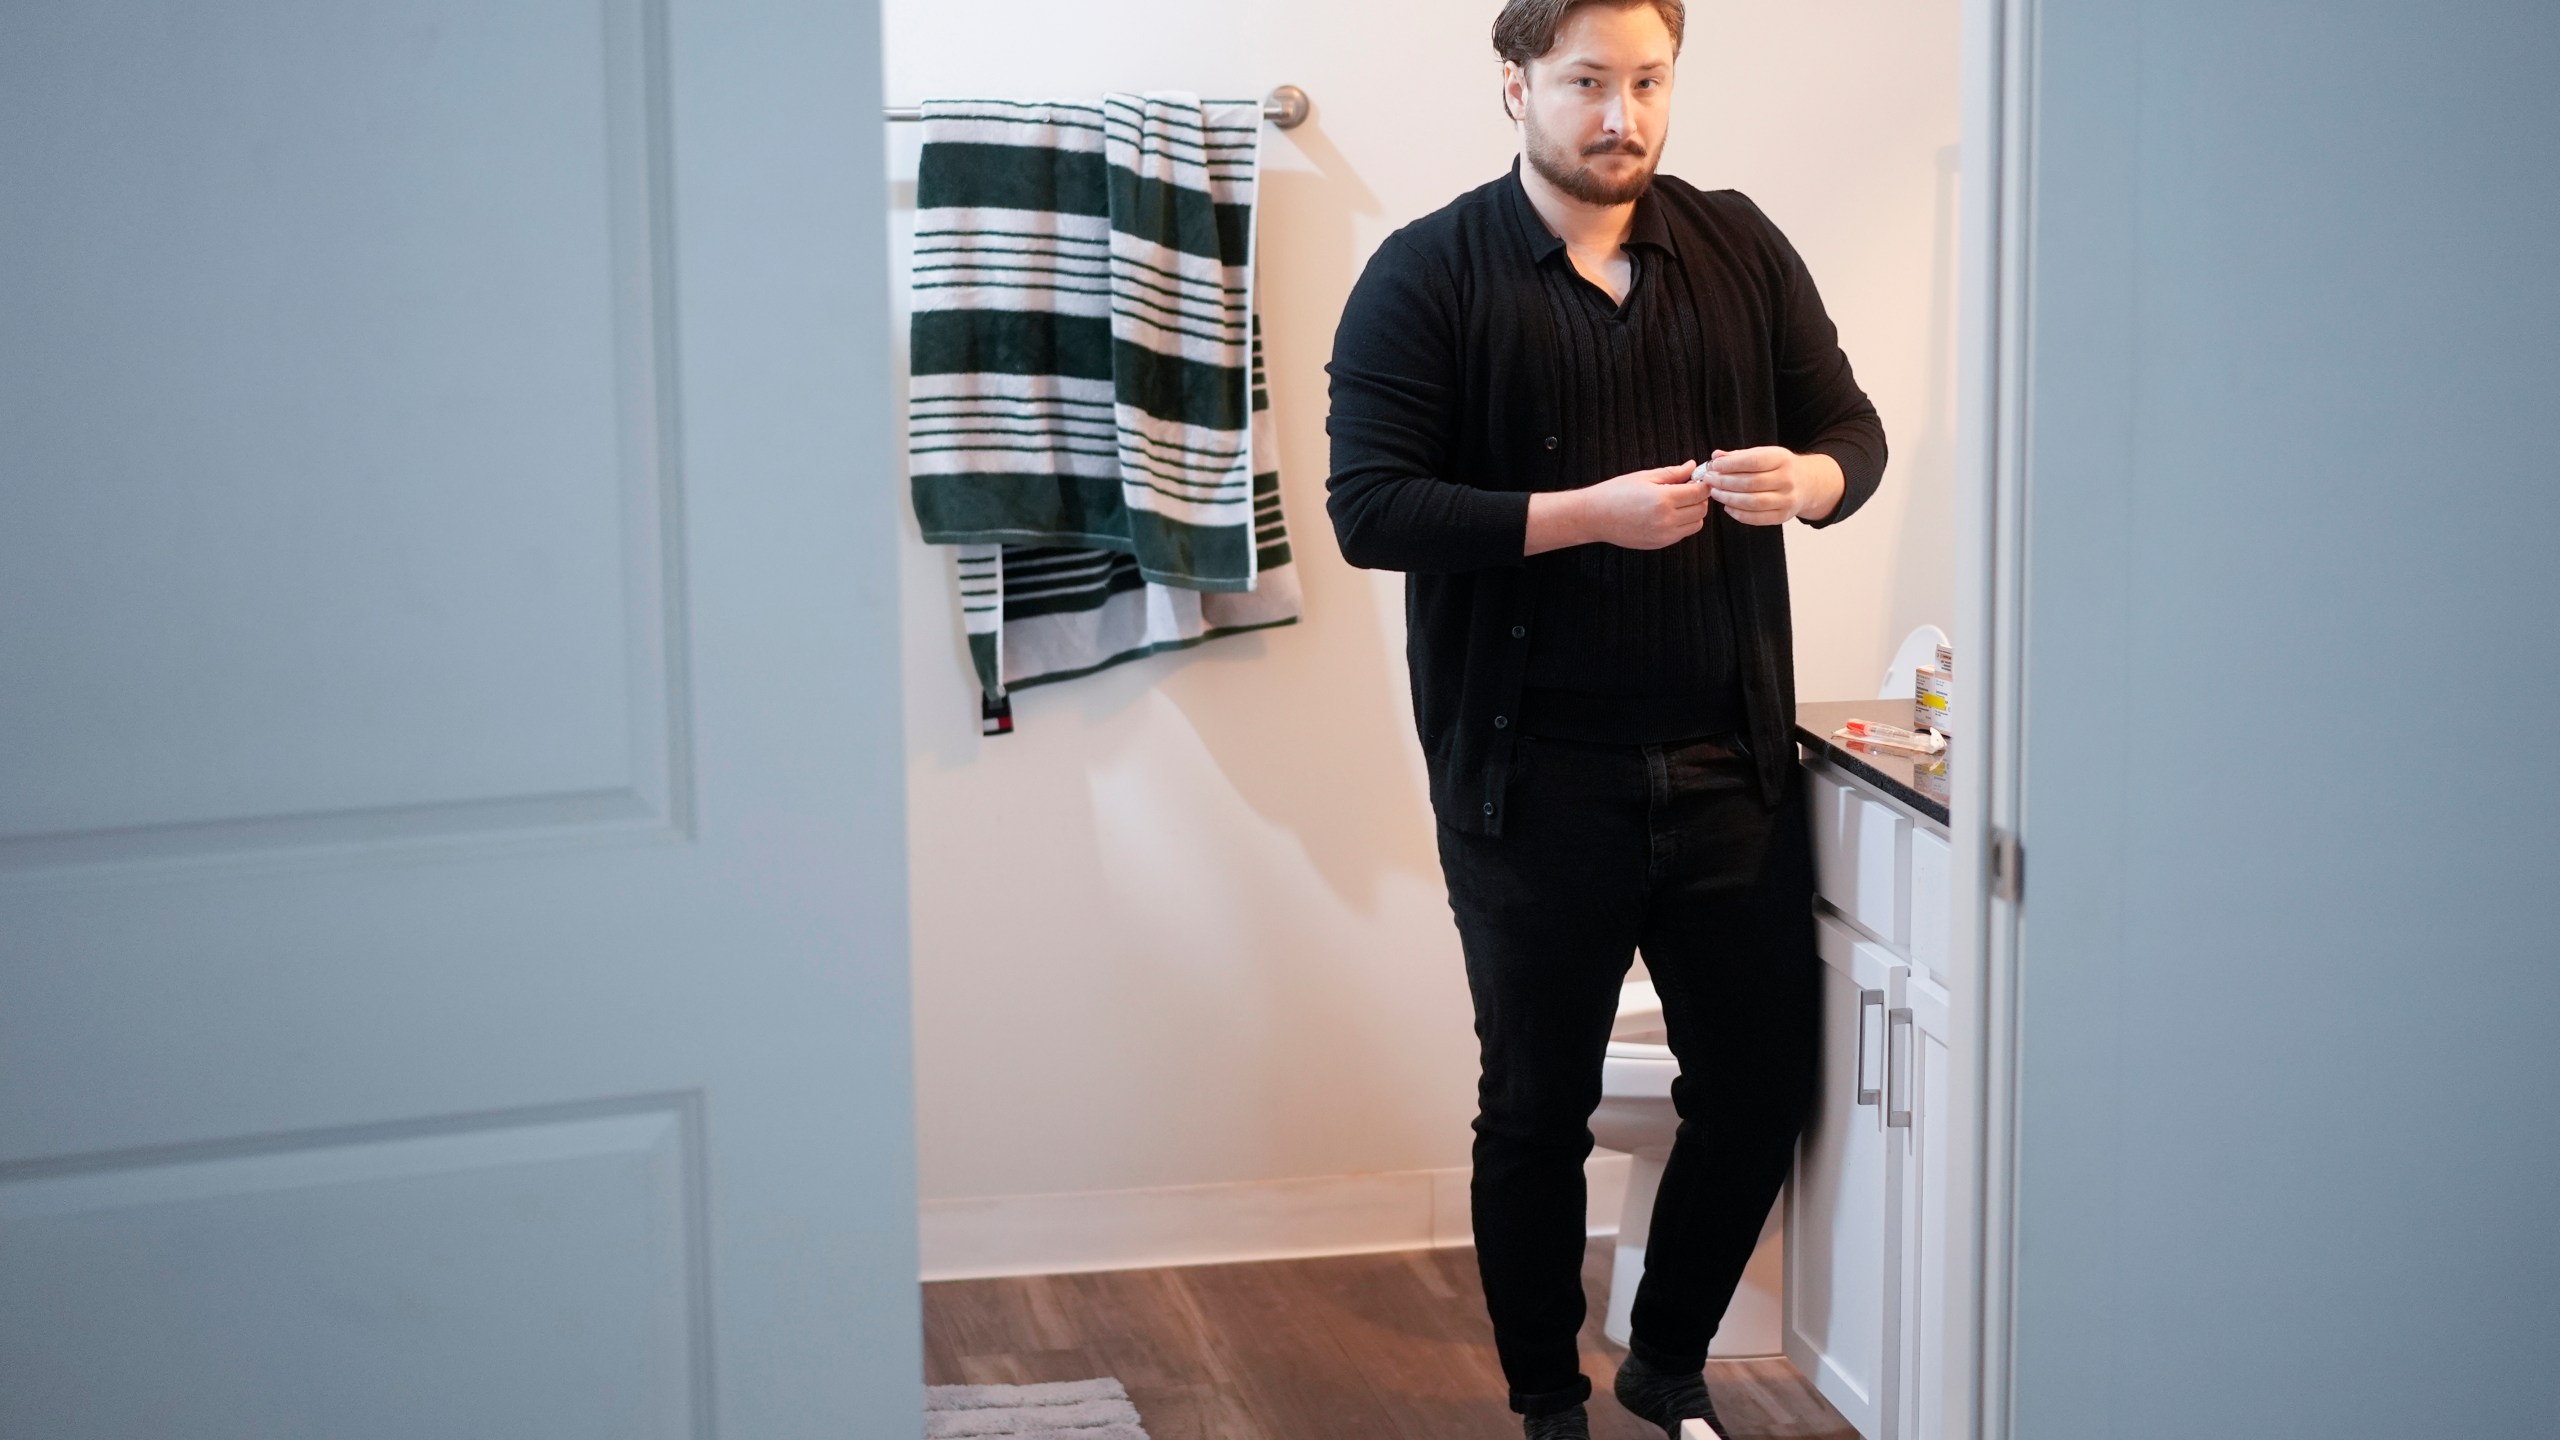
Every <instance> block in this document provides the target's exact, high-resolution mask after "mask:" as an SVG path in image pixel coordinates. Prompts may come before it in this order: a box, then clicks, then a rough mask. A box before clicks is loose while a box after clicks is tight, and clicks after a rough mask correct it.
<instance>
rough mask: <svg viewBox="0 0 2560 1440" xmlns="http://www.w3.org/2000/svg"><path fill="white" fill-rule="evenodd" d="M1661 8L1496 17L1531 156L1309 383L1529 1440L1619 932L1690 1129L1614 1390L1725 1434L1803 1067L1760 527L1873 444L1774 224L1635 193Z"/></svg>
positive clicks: (1811, 294)
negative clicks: (1398, 702) (1397, 595)
mask: <svg viewBox="0 0 2560 1440" xmlns="http://www.w3.org/2000/svg"><path fill="white" fill-rule="evenodd" d="M1684 20H1685V16H1684V12H1683V9H1682V5H1681V0H1510V3H1509V4H1507V5H1506V6H1505V7H1504V9H1503V11H1502V13H1501V16H1500V17H1499V18H1498V19H1497V20H1495V22H1494V30H1493V36H1494V48H1495V50H1496V51H1497V52H1498V53H1499V54H1500V55H1501V57H1502V60H1503V78H1504V100H1505V106H1506V109H1507V111H1508V113H1510V115H1511V116H1512V118H1513V119H1514V120H1515V122H1516V123H1517V124H1518V126H1519V132H1520V142H1521V160H1520V161H1519V162H1516V163H1515V164H1514V165H1513V167H1512V170H1511V173H1510V174H1509V175H1507V176H1505V177H1503V178H1502V179H1499V180H1496V181H1494V182H1493V183H1492V184H1490V185H1486V186H1484V187H1482V188H1481V189H1478V190H1475V191H1472V192H1470V193H1468V194H1466V195H1463V196H1460V197H1459V198H1458V199H1457V200H1456V201H1454V202H1452V203H1451V204H1450V205H1449V206H1447V207H1446V208H1445V209H1442V210H1440V211H1438V212H1436V213H1434V214H1432V215H1429V216H1426V217H1424V218H1423V219H1421V220H1419V221H1416V222H1415V223H1413V224H1412V225H1410V226H1407V227H1406V228H1405V229H1403V230H1400V231H1398V232H1397V233H1396V234H1395V235H1393V236H1391V237H1389V238H1388V240H1387V242H1386V244H1385V245H1384V246H1382V247H1381V248H1380V249H1379V251H1378V254H1377V255H1376V257H1375V258H1373V259H1372V260H1371V261H1370V263H1369V267H1368V269H1367V271H1366V273H1365V274H1363V275H1362V276H1361V279H1360V283H1359V285H1358V286H1357V287H1355V289H1354V290H1353V293H1352V296H1351V300H1350V303H1349V305H1348V306H1347V308H1346V309H1345V311H1344V313H1343V317H1342V324H1341V328H1340V330H1339V332H1338V333H1337V334H1336V336H1335V340H1334V356H1333V363H1332V365H1331V366H1330V367H1328V368H1329V369H1330V372H1331V374H1332V376H1333V413H1332V416H1331V419H1330V420H1329V422H1328V429H1329V431H1330V433H1331V434H1332V436H1333V462H1334V463H1333V475H1332V478H1331V480H1330V482H1329V486H1328V488H1329V492H1330V493H1329V498H1328V503H1327V508H1328V511H1329V513H1330V514H1331V516H1332V518H1333V522H1334V528H1335V532H1336V534H1337V535H1338V537H1339V538H1340V540H1341V544H1342V553H1343V555H1344V556H1345V557H1346V558H1348V559H1349V560H1350V561H1351V563H1353V564H1354V565H1360V566H1367V567H1373V568H1380V569H1391V570H1402V571H1405V572H1407V578H1406V581H1405V595H1406V620H1407V628H1408V634H1409V641H1408V659H1409V663H1410V665H1411V669H1412V676H1413V698H1414V711H1415V719H1416V721H1417V724H1418V729H1419V730H1420V732H1421V738H1422V746H1423V750H1424V751H1425V754H1426V757H1427V761H1428V768H1429V771H1430V780H1431V799H1432V807H1433V810H1434V811H1435V812H1436V814H1437V816H1438V820H1439V840H1440V858H1441V868H1442V872H1443V874H1444V875H1445V877H1446V879H1447V881H1448V886H1449V904H1450V909H1451V910H1452V912H1453V913H1454V914H1455V916H1456V919H1457V924H1458V932H1459V936H1460V938H1461V940H1462V942H1463V945H1464V949H1465V954H1466V966H1467V983H1468V987H1469V990H1470V991H1471V992H1472V994H1473V996H1474V1001H1475V1011H1476V1033H1477V1037H1478V1039H1479V1042H1480V1045H1481V1058H1482V1065H1483V1072H1482V1079H1481V1081H1480V1083H1479V1086H1478V1106H1479V1109H1478V1115H1477V1118H1476V1121H1475V1137H1476V1138H1475V1178H1474V1188H1473V1209H1474V1218H1475V1234H1476V1248H1477V1262H1478V1266H1479V1269H1480V1271H1481V1274H1482V1276H1483V1279H1484V1292H1485V1305H1486V1308H1487V1309H1488V1310H1489V1311H1490V1312H1491V1315H1492V1320H1493V1327H1494V1338H1495V1343H1496V1346H1497V1348H1498V1349H1499V1351H1500V1354H1501V1359H1502V1368H1503V1375H1504V1378H1505V1379H1506V1380H1507V1382H1508V1383H1509V1386H1510V1392H1511V1393H1510V1398H1511V1406H1512V1409H1513V1410H1515V1411H1517V1412H1519V1413H1520V1414H1521V1415H1522V1416H1523V1417H1524V1427H1525V1429H1526V1431H1527V1433H1528V1435H1529V1436H1531V1437H1533V1440H1549V1437H1583V1436H1586V1435H1587V1434H1588V1429H1587V1424H1588V1421H1587V1418H1586V1416H1585V1413H1584V1409H1583V1402H1584V1400H1585V1399H1586V1398H1587V1397H1588V1396H1589V1394H1590V1390H1591V1385H1590V1381H1589V1380H1588V1379H1586V1378H1585V1377H1584V1376H1583V1375H1582V1373H1581V1368H1580V1364H1579V1358H1578V1351H1577V1345H1576V1335H1577V1332H1578V1331H1579V1329H1580V1326H1581V1324H1582V1320H1583V1316H1584V1300H1583V1294H1582V1287H1581V1279H1580V1274H1581V1262H1582V1251H1583V1213H1584V1209H1583V1207H1584V1196H1583V1184H1582V1162H1583V1160H1584V1158H1585V1157H1586V1156H1587V1155H1588V1154H1589V1152H1590V1149H1591V1132H1590V1130H1589V1128H1588V1125H1587V1122H1588V1120H1589V1118H1590V1115H1591V1111H1592V1109H1593V1108H1594V1107H1595V1106H1596V1105H1597V1104H1598V1102H1599V1099H1600V1067H1601V1059H1602V1056H1603V1053H1604V1051H1605V1049H1606V1046H1607V1043H1608V1036H1609V1029H1610V1025H1611V1022H1612V1020H1613V1018H1614V1015H1615V1013H1616V1005H1617V996H1618V987H1619V985H1620V983H1621V982H1622V981H1623V979H1624V977H1625V974H1626V971H1627V968H1628V964H1629V961H1630V958H1631V955H1632V953H1633V952H1635V951H1637V950H1641V951H1642V952H1643V954H1644V957H1645V964H1646V967H1647V969H1648V970H1649V971H1650V972H1651V975H1652V977H1653V981H1654V983H1655V985H1656V986H1657V987H1658V988H1659V989H1660V991H1661V995H1662V1001H1663V1011H1664V1018H1665V1020H1666V1022H1667V1024H1668V1027H1669V1031H1670V1034H1669V1041H1670V1045H1671V1049H1672V1051H1673V1053H1674V1054H1675V1055H1676V1056H1678V1057H1679V1061H1680V1071H1681V1074H1680V1079H1679V1081H1678V1082H1677V1083H1676V1085H1675V1086H1674V1088H1673V1092H1672V1098H1673V1101H1674V1103H1675V1105H1676V1107H1677V1109H1678V1111H1679V1114H1680V1117H1681V1121H1680V1129H1679V1134H1678V1140H1677V1143H1676V1146H1675V1148H1674V1149H1673V1151H1672V1154H1671V1158H1670V1162H1669V1164H1668V1167H1667V1168H1666V1169H1665V1171H1664V1174H1663V1179H1662V1187H1661V1191H1660V1194H1659V1198H1658V1199H1657V1201H1656V1203H1655V1207H1654V1218H1653V1228H1652V1231H1651V1235H1650V1237H1649V1243H1648V1246H1647V1250H1646V1255H1645V1275H1644V1281H1643V1284H1642V1285H1641V1286H1640V1287H1639V1289H1638V1291H1637V1296H1636V1301H1635V1307H1634V1316H1635V1318H1634V1336H1633V1344H1632V1345H1631V1346H1630V1347H1629V1352H1628V1356H1627V1359H1626V1362H1625V1363H1624V1364H1623V1365H1622V1366H1621V1367H1620V1369H1619V1371H1618V1375H1617V1379H1616V1383H1615V1386H1614V1389H1615V1392H1616V1395H1617V1398H1618V1399H1619V1401H1620V1402H1621V1403H1623V1404H1624V1405H1625V1406H1626V1407H1627V1408H1628V1409H1629V1410H1631V1411H1633V1412H1634V1413H1635V1414H1637V1415H1639V1416H1641V1417H1643V1418H1644V1419H1645V1420H1647V1421H1649V1422H1652V1423H1654V1424H1657V1425H1660V1426H1661V1427H1662V1428H1663V1433H1664V1434H1665V1435H1668V1436H1676V1435H1677V1434H1678V1431H1679V1428H1680V1422H1681V1421H1682V1420H1684V1419H1688V1418H1693V1417H1695V1418H1703V1419H1706V1420H1708V1421H1709V1422H1710V1423H1711V1424H1712V1423H1713V1421H1714V1414H1715V1412H1714V1408H1713V1406H1712V1404H1711V1403H1710V1401H1709V1399H1708V1395H1707V1390H1706V1384H1705V1377H1704V1373H1703V1372H1704V1369H1705V1362H1706V1353H1707V1344H1708V1341H1709V1339H1710V1337H1712V1336H1713V1335H1714V1333H1715V1329H1716V1325H1717V1323H1718V1322H1719V1320H1720V1319H1721V1318H1722V1316H1723V1312H1724V1307H1725V1305H1726V1303H1727V1302H1728V1301H1729V1300H1730V1299H1731V1298H1732V1295H1733V1291H1734V1287H1735V1285H1736V1284H1737V1283H1738V1282H1739V1280H1740V1278H1741V1274H1742V1270H1743V1266H1744V1264H1745V1262H1746V1261H1747V1260H1748V1259H1749V1258H1750V1254H1751V1251H1752V1248H1753V1245H1754V1242H1755V1240H1756V1238H1757V1237H1758V1234H1759V1231H1760V1227H1761V1224H1762V1221H1763V1220H1764V1219H1765V1218H1766V1217H1767V1215H1768V1212H1769V1207H1770V1205H1771V1204H1772V1203H1773V1201H1774V1200H1775V1198H1776V1196H1777V1192H1778V1188H1779V1186H1780V1185H1781V1183H1783V1181H1784V1179H1785V1177H1786V1174H1787V1170H1788V1166H1789V1163H1790V1160H1791V1158H1792V1156H1793V1152H1794V1145H1795V1138H1796V1134H1797V1131H1798V1130H1799V1128H1800V1127H1801V1124H1802V1122H1803V1117H1804V1115H1805V1113H1806V1111H1807V1108H1808V1103H1809V1101H1810V1099H1811V1097H1812V1092H1813V1083H1814V1067H1815V1063H1816V1054H1815V1047H1816V1042H1817V1025H1818V1015H1819V1004H1820V988H1819V987H1820V981H1819V970H1818V963H1819V962H1818V961H1817V959H1816V957H1815V955H1814V948H1813V921H1812V915H1811V894H1812V880H1811V857H1810V853H1809V844H1808V840H1807V833H1806V824H1805V815H1804V803H1803V800H1802V799H1801V797H1800V796H1799V794H1798V788H1797V784H1796V780H1795V747H1794V744H1793V742H1792V741H1791V739H1790V738H1789V731H1790V721H1791V715H1792V711H1793V708H1794V703H1795V702H1794V686H1793V679H1792V676H1793V658H1792V652H1791V640H1790V632H1789V626H1788V609H1787V578H1786V552H1785V548H1784V545H1783V543H1782V536H1781V533H1780V530H1779V528H1778V527H1780V526H1782V525H1784V524H1785V523H1786V522H1787V521H1789V520H1803V521H1805V522H1807V523H1809V524H1816V525H1822V524H1830V523H1833V522H1836V521H1838V520H1840V519H1843V518H1845V517H1846V516H1848V515H1849V514H1850V513H1851V512H1853V511H1854V510H1856V509H1857V507H1858V506H1859V505H1860V504H1862V503H1863V502H1864V501H1865V500H1866V498H1867V497H1868V496H1869V495H1871V494H1873V493H1874V491H1875V487H1876V483H1877V480H1878V478H1879V476H1880V475H1881V474H1882V472H1883V469H1884V461H1885V446H1884V433H1883V427H1882V426H1881V424H1880V423H1879V422H1878V420H1877V418H1876V413H1875V409H1874V407H1873V406H1872V405H1870V404H1869V403H1868V401H1867V398H1866V396H1865V395H1864V394H1863V393H1862V392H1861V391H1860V390H1859V389H1858V385H1857V382H1856V380H1855V378H1854V377H1853V376H1852V375H1851V373H1850V368H1849V362H1848V360H1847V358H1846V357H1845V356H1843V355H1842V354H1841V352H1840V347H1839V344H1838V341H1837V337H1836V333H1835V331H1834V330H1833V327H1832V324H1831V321H1830V319H1829V318H1828V317H1827V316H1826V315H1825V314H1824V311H1823V308H1822V302H1821V299H1820V297H1819V296H1818V295H1817V294H1816V293H1815V290H1814V285H1813V280H1812V277H1811V276H1810V275H1808V274H1807V273H1806V270H1805V267H1804V263H1803V262H1802V261H1801V260H1800V259H1799V258H1798V257H1797V255H1796V253H1795V250H1794V249H1793V247H1791V246H1790V245H1789V244H1788V243H1787V240H1786V238H1785V237H1784V236H1783V235H1781V234H1779V233H1778V230H1777V228H1776V227H1775V226H1774V225H1772V224H1771V223H1770V222H1769V220H1768V218H1767V217H1766V216H1764V215H1762V214H1761V213H1760V211H1759V210H1758V208H1757V207H1755V206H1754V205H1752V203H1751V202H1750V201H1749V200H1747V199H1745V198H1743V197H1742V196H1741V195H1739V194H1736V193H1734V192H1732V191H1717V192H1707V191H1701V190H1698V189H1697V188H1695V187H1693V186H1690V185H1688V184H1686V183H1683V182H1682V181H1679V180H1676V179H1673V178H1670V177H1668V176H1657V175H1656V174H1655V166H1656V164H1657V163H1658V162H1659V160H1660V158H1661V154H1662V146H1663V141H1664V138H1665V133H1666V130H1667V128H1668V120H1669V117H1670V110H1671V104H1670V101H1671V87H1672V80H1673V67H1674V63H1675V61H1676V60H1677V58H1678V55H1679V50H1680V41H1681V32H1682V28H1683V24H1684ZM1701 458H1703V459H1705V460H1706V461H1707V463H1706V465H1705V466H1704V467H1703V468H1701V467H1699V466H1698V465H1697V463H1696V462H1697V461H1698V460H1700V459H1701Z"/></svg>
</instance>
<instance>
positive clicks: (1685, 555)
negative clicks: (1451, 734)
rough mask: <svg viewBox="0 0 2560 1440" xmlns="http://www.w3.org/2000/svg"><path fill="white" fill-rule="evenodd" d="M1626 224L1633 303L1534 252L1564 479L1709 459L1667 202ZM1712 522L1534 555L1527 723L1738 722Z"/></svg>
mask: <svg viewBox="0 0 2560 1440" xmlns="http://www.w3.org/2000/svg"><path fill="white" fill-rule="evenodd" d="M1647 218H1648V219H1650V220H1651V221H1652V222H1653V223H1651V224H1649V225H1645V226H1640V227H1639V228H1638V230H1637V233H1635V234H1634V235H1631V236H1630V237H1628V240H1627V257H1628V261H1629V265H1628V270H1629V278H1628V286H1627V294H1626V300H1625V302H1624V303H1623V304H1621V303H1619V302H1617V301H1613V300H1611V299H1610V298H1609V296H1608V293H1607V292H1606V291H1603V290H1602V289H1601V288H1600V287H1599V286H1597V285H1594V284H1592V283H1591V282H1590V281H1589V280H1586V279H1584V278H1583V277H1582V275H1581V273H1580V272H1579V271H1577V270H1575V269H1574V268H1573V263H1572V261H1571V260H1570V259H1569V258H1567V256H1566V255H1565V253H1564V251H1563V250H1561V249H1559V250H1557V251H1556V252H1555V254H1553V255H1552V256H1550V257H1548V258H1546V259H1544V260H1542V261H1540V262H1539V265H1538V278H1539V281H1540V284H1541V287H1542V288H1543V289H1544V291H1545V293H1546V303H1547V313H1548V316H1549V318H1550V319H1551V321H1552V322H1553V324H1554V327H1555V337H1556V351H1557V354H1556V361H1557V363H1556V389H1557V396H1556V398H1557V410H1558V413H1559V414H1561V415H1562V416H1563V423H1562V425H1561V426H1560V427H1559V428H1558V430H1557V432H1556V433H1557V436H1558V438H1559V439H1560V440H1561V441H1562V442H1563V443H1562V444H1560V445H1559V446H1557V448H1556V454H1557V456H1558V457H1559V458H1558V461H1557V468H1558V470H1559V471H1560V472H1561V474H1562V475H1563V478H1564V483H1565V484H1567V485H1588V484H1590V483H1592V482H1594V481H1598V480H1606V479H1608V478H1609V477H1610V476H1612V475H1624V474H1626V473H1627V472H1629V471H1631V470H1648V469H1652V468H1654V467H1657V466H1661V465H1669V464H1675V463H1677V462H1679V461H1682V460H1703V459H1705V458H1706V457H1707V456H1708V455H1709V454H1711V453H1713V449H1714V446H1713V445H1712V443H1711V440H1712V437H1711V435H1710V433H1709V426H1708V423H1707V410H1706V405H1705V403H1704V399H1703V397H1702V396H1701V394H1700V392H1699V385H1698V377H1697V371H1698V368H1699V366H1700V364H1701V362H1702V361H1703V360H1704V358H1705V356H1706V343H1705V337H1704V336H1703V335H1702V334H1701V333H1700V331H1699V327H1698V309H1697V306H1696V304H1695V302H1694V300H1693V299H1692V297H1690V296H1689V295H1688V294H1687V293H1686V290H1685V287H1684V286H1683V285H1682V284H1681V282H1682V281H1683V280H1685V279H1686V273H1685V272H1684V271H1682V270H1681V269H1680V268H1679V267H1678V266H1677V265H1675V264H1673V263H1672V262H1671V255H1670V251H1669V248H1668V247H1667V246H1666V245H1665V244H1664V243H1663V230H1664V227H1663V225H1662V224H1661V213H1660V211H1659V209H1656V210H1655V211H1654V212H1653V213H1652V214H1651V215H1650V216H1648V217H1647ZM1716 540H1717V532H1716V531H1715V530H1714V529H1712V528H1709V529H1703V530H1700V531H1699V532H1698V533H1697V534H1695V535H1692V536H1690V537H1689V538H1688V539H1686V540H1683V541H1681V542H1679V543H1678V544H1675V545H1671V546H1667V547H1665V548H1663V549H1660V550H1627V549H1622V548H1620V547H1618V546H1615V545H1576V546H1573V547H1571V548H1569V549H1564V550H1551V551H1549V552H1547V553H1546V554H1543V555H1537V556H1533V557H1531V558H1530V560H1529V562H1528V569H1529V576H1528V579H1529V587H1530V589H1531V590H1532V591H1533V592H1534V593H1535V596H1536V600H1535V604H1536V607H1537V609H1536V614H1535V616H1534V618H1533V620H1532V623H1531V624H1530V626H1529V664H1528V671H1527V674H1526V676H1525V678H1524V684H1525V687H1526V688H1525V689H1524V690H1523V692H1522V694H1521V697H1520V718H1519V721H1518V723H1519V725H1520V727H1521V729H1522V731H1523V732H1524V733H1526V734H1530V735H1541V734H1543V735H1554V736H1560V737H1563V738H1567V739H1575V740H1600V741H1617V742H1635V741H1656V740H1679V739H1685V738H1687V737H1690V736H1694V735H1712V734H1720V733H1724V732H1728V731H1734V730H1739V729H1741V728H1742V687H1741V675H1740V672H1739V671H1738V670H1737V669H1736V668H1735V666H1734V648H1735V647H1734V640H1733V621H1732V616H1731V611H1730V607H1729V606H1727V605H1726V603H1725V597H1724V589H1723V583H1722V581H1723V577H1722V575H1721V573H1720V567H1719V566H1718V565H1717V563H1716Z"/></svg>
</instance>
